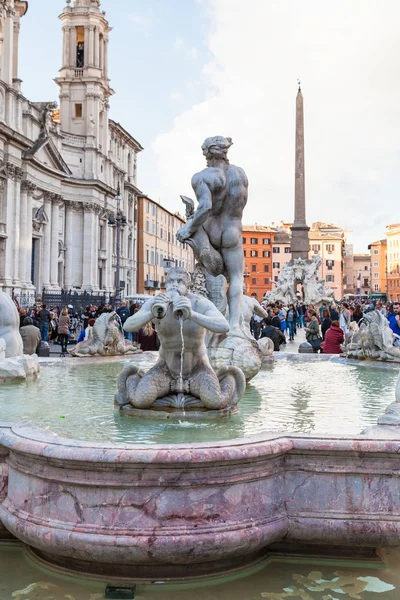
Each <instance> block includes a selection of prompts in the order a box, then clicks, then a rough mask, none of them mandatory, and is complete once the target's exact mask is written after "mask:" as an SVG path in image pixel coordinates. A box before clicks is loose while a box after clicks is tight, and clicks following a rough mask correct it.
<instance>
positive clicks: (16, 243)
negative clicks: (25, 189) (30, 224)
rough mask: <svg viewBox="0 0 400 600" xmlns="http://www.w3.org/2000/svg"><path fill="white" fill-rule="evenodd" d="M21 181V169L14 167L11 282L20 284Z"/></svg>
mask: <svg viewBox="0 0 400 600" xmlns="http://www.w3.org/2000/svg"><path fill="white" fill-rule="evenodd" d="M21 181H22V170H21V169H20V168H19V167H16V168H15V188H14V194H15V195H14V236H13V245H12V249H13V250H12V252H13V284H14V285H19V284H20V275H21V273H20V270H19V253H20V242H21V235H20V218H21V208H20V206H21Z"/></svg>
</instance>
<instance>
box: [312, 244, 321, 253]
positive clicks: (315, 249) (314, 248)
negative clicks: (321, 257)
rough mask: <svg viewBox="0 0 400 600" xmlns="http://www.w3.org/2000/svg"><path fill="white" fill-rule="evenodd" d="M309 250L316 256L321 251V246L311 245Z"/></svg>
mask: <svg viewBox="0 0 400 600" xmlns="http://www.w3.org/2000/svg"><path fill="white" fill-rule="evenodd" d="M311 250H312V251H313V252H314V254H318V252H319V251H320V250H321V245H320V244H313V245H312V246H311Z"/></svg>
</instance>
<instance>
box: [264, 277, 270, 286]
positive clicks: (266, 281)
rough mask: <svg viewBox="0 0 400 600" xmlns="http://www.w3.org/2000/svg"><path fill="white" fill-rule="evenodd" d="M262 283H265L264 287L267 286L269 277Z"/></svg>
mask: <svg viewBox="0 0 400 600" xmlns="http://www.w3.org/2000/svg"><path fill="white" fill-rule="evenodd" d="M264 283H265V285H268V284H269V277H265V278H264Z"/></svg>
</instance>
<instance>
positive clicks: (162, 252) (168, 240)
mask: <svg viewBox="0 0 400 600" xmlns="http://www.w3.org/2000/svg"><path fill="white" fill-rule="evenodd" d="M184 223H185V221H184V219H183V218H182V217H181V216H180V215H179V214H178V213H172V212H170V211H169V210H167V209H166V208H164V207H163V206H161V204H159V203H157V202H155V201H154V200H152V199H151V198H149V197H148V196H145V195H140V196H138V198H137V293H138V294H150V295H155V293H156V292H158V291H159V290H160V289H163V288H164V287H165V276H166V270H165V269H166V268H167V269H168V266H169V267H173V266H176V267H183V268H184V269H187V270H188V271H193V268H194V257H193V252H192V250H191V248H189V246H188V245H187V244H182V243H181V242H179V241H178V240H177V238H176V232H177V231H178V229H180V228H181V227H182V225H183V224H184Z"/></svg>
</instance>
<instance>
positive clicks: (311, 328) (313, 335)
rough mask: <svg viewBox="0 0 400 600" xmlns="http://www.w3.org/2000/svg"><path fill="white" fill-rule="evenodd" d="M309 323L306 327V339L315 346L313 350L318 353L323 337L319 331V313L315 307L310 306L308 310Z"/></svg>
mask: <svg viewBox="0 0 400 600" xmlns="http://www.w3.org/2000/svg"><path fill="white" fill-rule="evenodd" d="M307 314H308V318H309V323H308V326H307V327H305V328H304V331H305V332H306V340H307V342H308V343H309V344H311V346H312V347H313V352H314V353H317V352H318V350H320V349H321V342H322V337H321V335H320V332H319V323H318V319H317V313H316V311H315V310H314V309H313V308H309V309H308V311H307Z"/></svg>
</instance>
